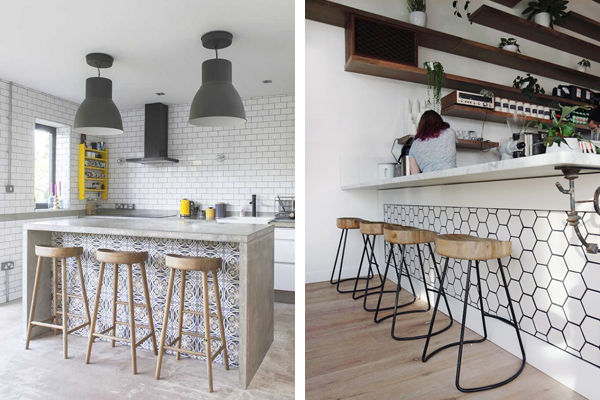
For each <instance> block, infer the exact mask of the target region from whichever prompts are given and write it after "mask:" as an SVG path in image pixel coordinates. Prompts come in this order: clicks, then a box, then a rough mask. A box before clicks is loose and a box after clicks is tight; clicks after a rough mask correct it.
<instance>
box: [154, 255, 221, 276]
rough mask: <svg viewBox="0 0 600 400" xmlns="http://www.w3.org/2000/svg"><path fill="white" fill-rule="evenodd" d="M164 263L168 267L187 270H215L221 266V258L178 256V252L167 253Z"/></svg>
mask: <svg viewBox="0 0 600 400" xmlns="http://www.w3.org/2000/svg"><path fill="white" fill-rule="evenodd" d="M165 264H166V265H167V267H169V268H175V269H180V270H187V271H205V272H208V271H216V270H218V269H219V268H221V265H222V264H223V260H222V259H220V258H210V257H191V256H180V255H178V254H167V255H166V256H165Z"/></svg>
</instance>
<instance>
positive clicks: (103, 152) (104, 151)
mask: <svg viewBox="0 0 600 400" xmlns="http://www.w3.org/2000/svg"><path fill="white" fill-rule="evenodd" d="M85 151H93V152H94V153H100V154H108V151H107V150H96V149H92V148H90V147H86V148H85Z"/></svg>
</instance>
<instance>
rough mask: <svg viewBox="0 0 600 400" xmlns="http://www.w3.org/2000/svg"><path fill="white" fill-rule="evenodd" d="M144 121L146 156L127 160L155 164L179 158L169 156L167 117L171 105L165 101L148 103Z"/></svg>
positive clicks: (175, 160) (174, 160) (174, 161)
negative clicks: (167, 104) (164, 102)
mask: <svg viewBox="0 0 600 400" xmlns="http://www.w3.org/2000/svg"><path fill="white" fill-rule="evenodd" d="M145 111H146V112H145V123H144V157H143V158H127V159H126V160H125V161H127V162H131V163H139V164H155V163H164V162H172V163H178V162H179V160H177V159H175V158H169V156H168V154H169V153H168V142H169V140H168V133H167V118H168V114H169V107H167V106H166V105H165V104H163V103H153V104H146V110H145Z"/></svg>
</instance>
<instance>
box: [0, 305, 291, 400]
mask: <svg viewBox="0 0 600 400" xmlns="http://www.w3.org/2000/svg"><path fill="white" fill-rule="evenodd" d="M21 307H22V306H21V300H15V301H12V302H9V303H5V304H1V305H0V398H1V399H3V400H9V399H27V400H29V399H44V400H48V399H93V400H102V399H111V400H114V399H144V400H152V399H195V400H196V399H293V398H294V306H293V305H290V304H282V303H275V340H274V342H273V344H272V345H271V349H270V350H269V352H268V354H267V356H266V358H265V360H264V361H263V363H262V365H261V367H260V369H259V370H258V372H257V373H256V375H255V377H254V379H253V381H252V383H251V384H250V387H249V388H248V390H242V389H240V388H239V387H238V370H237V369H232V370H229V371H225V369H224V367H223V366H222V365H217V364H214V366H213V384H214V392H213V393H212V394H211V393H208V389H207V377H206V363H205V362H204V361H200V360H194V359H187V358H182V359H181V360H180V361H176V360H175V356H172V355H165V357H164V358H163V367H162V378H161V379H160V380H158V381H157V380H156V379H154V372H155V368H156V356H155V355H154V354H153V353H152V352H150V351H146V350H141V349H140V350H138V353H137V363H138V374H137V375H135V376H134V375H133V374H132V373H131V358H130V354H131V353H130V348H129V346H117V347H115V348H111V347H110V344H109V343H106V342H96V344H94V351H93V353H92V360H91V363H90V364H89V365H86V364H85V351H86V347H87V338H84V337H78V336H73V335H70V336H69V359H67V360H65V359H63V357H62V354H63V353H62V339H61V336H53V335H52V334H47V335H44V336H42V337H40V338H37V339H33V340H32V341H31V345H30V350H25V341H24V340H23V331H22V322H21V319H22V312H21Z"/></svg>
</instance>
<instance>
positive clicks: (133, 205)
mask: <svg viewBox="0 0 600 400" xmlns="http://www.w3.org/2000/svg"><path fill="white" fill-rule="evenodd" d="M127 208H128V209H129V210H135V204H127Z"/></svg>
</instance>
